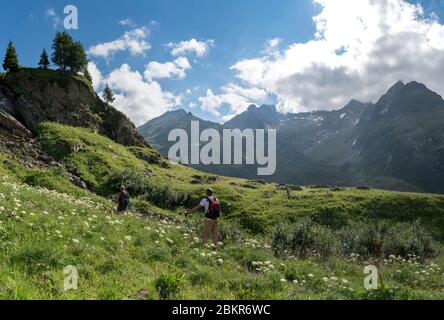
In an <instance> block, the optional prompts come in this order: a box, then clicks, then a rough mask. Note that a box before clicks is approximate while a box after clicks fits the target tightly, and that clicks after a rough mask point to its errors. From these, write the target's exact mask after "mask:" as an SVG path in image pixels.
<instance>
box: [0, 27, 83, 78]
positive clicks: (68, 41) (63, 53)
mask: <svg viewBox="0 0 444 320" xmlns="http://www.w3.org/2000/svg"><path fill="white" fill-rule="evenodd" d="M52 50H53V52H52V55H51V59H50V57H49V55H48V52H47V51H46V49H43V51H42V53H41V55H40V60H39V63H38V67H39V69H42V70H48V69H49V67H50V66H51V62H52V64H53V65H54V66H56V67H58V69H59V70H60V71H63V72H70V73H79V72H81V73H83V74H84V75H85V77H86V78H88V80H90V81H91V75H90V74H89V72H88V57H87V55H86V52H85V49H84V48H83V45H82V44H81V43H80V41H75V40H74V39H73V38H72V37H71V35H70V34H69V33H68V32H66V31H64V32H57V33H56V35H55V38H54V41H53V44H52ZM3 69H4V70H5V71H6V72H9V73H12V72H17V71H19V70H20V63H19V58H18V55H17V51H16V49H15V47H14V44H13V42H12V41H10V42H9V44H8V47H7V49H6V54H5V58H4V60H3Z"/></svg>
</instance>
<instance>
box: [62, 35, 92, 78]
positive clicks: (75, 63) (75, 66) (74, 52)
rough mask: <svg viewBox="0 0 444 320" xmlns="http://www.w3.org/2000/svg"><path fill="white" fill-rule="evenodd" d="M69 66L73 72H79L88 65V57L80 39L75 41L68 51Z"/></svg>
mask: <svg viewBox="0 0 444 320" xmlns="http://www.w3.org/2000/svg"><path fill="white" fill-rule="evenodd" d="M67 63H68V66H69V69H70V70H71V72H73V73H78V72H80V71H82V70H84V69H86V68H87V66H88V58H87V56H86V53H85V49H84V48H83V45H82V44H81V43H80V41H75V42H73V43H72V46H71V48H70V50H69V53H68V61H67Z"/></svg>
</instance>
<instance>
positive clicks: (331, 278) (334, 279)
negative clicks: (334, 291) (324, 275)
mask: <svg viewBox="0 0 444 320" xmlns="http://www.w3.org/2000/svg"><path fill="white" fill-rule="evenodd" d="M330 280H331V281H338V278H336V277H330Z"/></svg>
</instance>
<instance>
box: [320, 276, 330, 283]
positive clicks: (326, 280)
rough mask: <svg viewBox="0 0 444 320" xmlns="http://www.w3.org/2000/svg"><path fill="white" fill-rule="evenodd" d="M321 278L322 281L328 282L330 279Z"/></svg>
mask: <svg viewBox="0 0 444 320" xmlns="http://www.w3.org/2000/svg"><path fill="white" fill-rule="evenodd" d="M322 280H324V282H328V281H330V279H329V278H327V277H324V278H322Z"/></svg>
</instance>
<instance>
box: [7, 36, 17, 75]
mask: <svg viewBox="0 0 444 320" xmlns="http://www.w3.org/2000/svg"><path fill="white" fill-rule="evenodd" d="M3 69H5V71H6V72H16V71H18V70H19V69H20V65H19V60H18V57H17V52H16V50H15V48H14V44H13V43H12V41H9V44H8V48H7V49H6V55H5V59H4V61H3Z"/></svg>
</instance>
